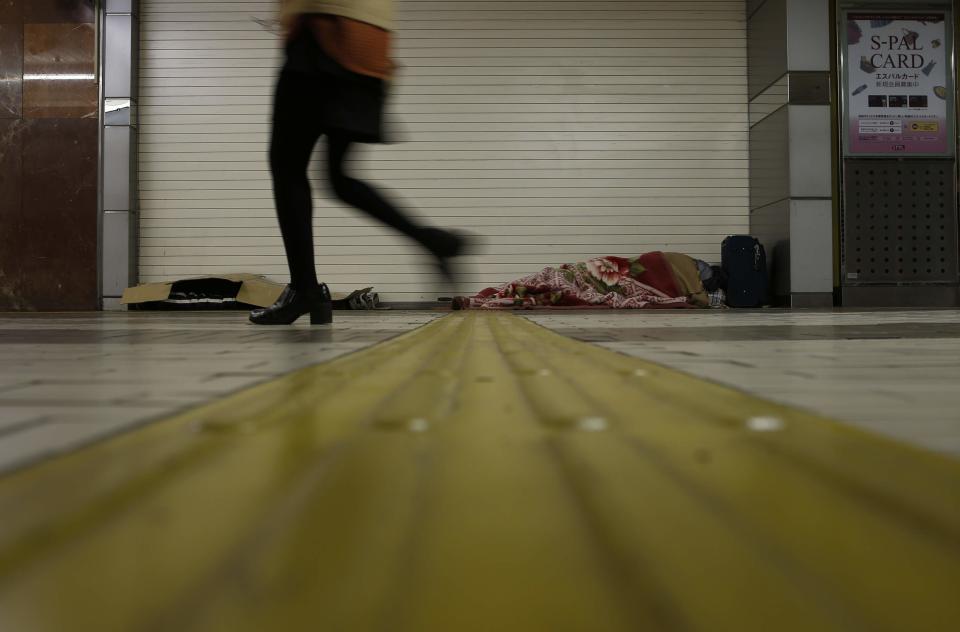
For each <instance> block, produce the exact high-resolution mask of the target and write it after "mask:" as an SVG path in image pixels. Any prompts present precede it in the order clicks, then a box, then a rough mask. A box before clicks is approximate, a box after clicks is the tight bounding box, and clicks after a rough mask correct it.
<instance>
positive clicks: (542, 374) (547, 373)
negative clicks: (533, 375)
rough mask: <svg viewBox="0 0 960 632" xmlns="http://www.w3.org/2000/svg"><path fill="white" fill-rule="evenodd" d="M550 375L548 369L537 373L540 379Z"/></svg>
mask: <svg viewBox="0 0 960 632" xmlns="http://www.w3.org/2000/svg"><path fill="white" fill-rule="evenodd" d="M550 374H551V373H550V369H540V370H539V371H537V375H539V376H540V377H546V376H548V375H550Z"/></svg>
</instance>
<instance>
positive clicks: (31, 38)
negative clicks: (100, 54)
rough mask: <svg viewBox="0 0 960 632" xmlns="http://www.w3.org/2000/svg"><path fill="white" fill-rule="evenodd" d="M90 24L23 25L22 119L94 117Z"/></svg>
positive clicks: (93, 33) (93, 40)
mask: <svg viewBox="0 0 960 632" xmlns="http://www.w3.org/2000/svg"><path fill="white" fill-rule="evenodd" d="M96 59H97V55H96V31H95V29H94V25H93V24H26V25H24V57H23V73H24V75H23V76H24V85H23V115H24V117H25V118H96V116H97V102H98V98H99V90H98V88H97V77H96Z"/></svg>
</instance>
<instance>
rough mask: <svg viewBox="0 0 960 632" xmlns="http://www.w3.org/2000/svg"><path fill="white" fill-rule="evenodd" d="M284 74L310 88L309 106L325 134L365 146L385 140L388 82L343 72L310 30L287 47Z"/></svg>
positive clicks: (346, 71) (351, 72)
mask: <svg viewBox="0 0 960 632" xmlns="http://www.w3.org/2000/svg"><path fill="white" fill-rule="evenodd" d="M286 53H287V59H286V63H285V64H284V66H283V70H282V72H283V73H290V74H294V75H299V76H298V77H297V78H298V79H300V80H301V82H302V80H303V79H308V80H309V83H310V85H311V90H310V95H309V97H307V98H309V99H310V100H311V103H309V104H307V106H308V107H309V108H310V110H311V113H312V114H313V115H315V116H316V117H317V120H318V122H319V123H320V125H321V126H322V128H323V130H324V131H325V132H331V133H339V134H341V135H345V136H347V137H349V138H350V139H352V140H355V141H358V142H363V143H383V142H386V140H385V133H384V125H383V110H384V105H385V103H386V94H387V90H386V82H385V81H383V80H382V79H378V78H377V77H370V76H367V75H361V74H359V73H356V72H353V71H351V70H348V69H346V68H344V67H343V66H342V65H341V64H340V63H339V62H337V61H336V60H335V59H333V58H332V57H330V56H329V55H328V54H327V53H326V52H325V51H324V50H323V48H322V47H321V46H320V44H319V43H318V42H317V41H316V38H314V36H313V34H312V33H311V32H310V30H309V29H301V31H300V33H299V34H298V35H296V36H295V37H294V38H293V39H291V40H290V41H289V42H288V43H287V49H286Z"/></svg>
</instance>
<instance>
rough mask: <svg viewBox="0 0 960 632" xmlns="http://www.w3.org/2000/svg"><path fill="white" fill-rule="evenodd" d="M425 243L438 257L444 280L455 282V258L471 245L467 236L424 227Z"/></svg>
mask: <svg viewBox="0 0 960 632" xmlns="http://www.w3.org/2000/svg"><path fill="white" fill-rule="evenodd" d="M423 244H424V245H425V246H426V247H427V249H428V250H429V251H430V252H431V253H432V254H433V256H434V258H435V259H436V264H437V268H439V269H440V273H441V274H442V275H443V278H444V280H446V281H447V282H448V283H455V282H456V280H457V279H456V276H457V275H456V270H455V268H454V266H453V265H452V264H453V260H454V259H455V258H457V257H459V256H460V255H462V254H464V253H465V252H466V250H467V248H468V246H469V245H470V242H469V239H468V238H467V236H466V235H464V234H462V233H455V232H451V231H448V230H443V229H440V228H424V229H423Z"/></svg>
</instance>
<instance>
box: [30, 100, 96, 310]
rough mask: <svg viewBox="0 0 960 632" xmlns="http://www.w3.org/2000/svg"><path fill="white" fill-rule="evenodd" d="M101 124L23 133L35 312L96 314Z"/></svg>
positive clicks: (63, 124)
mask: <svg viewBox="0 0 960 632" xmlns="http://www.w3.org/2000/svg"><path fill="white" fill-rule="evenodd" d="M97 126H98V121H97V120H96V119H35V120H27V121H25V122H24V125H23V132H22V136H23V139H22V143H23V157H22V162H23V177H22V180H23V202H22V206H23V212H22V214H21V219H20V238H21V239H22V240H23V243H25V244H29V248H24V249H22V252H21V257H20V259H21V266H22V274H23V275H24V279H25V281H28V282H29V297H28V300H29V308H30V309H37V310H52V309H96V308H97V306H98V302H99V301H98V296H97V162H98V143H97V133H98V130H97Z"/></svg>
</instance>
